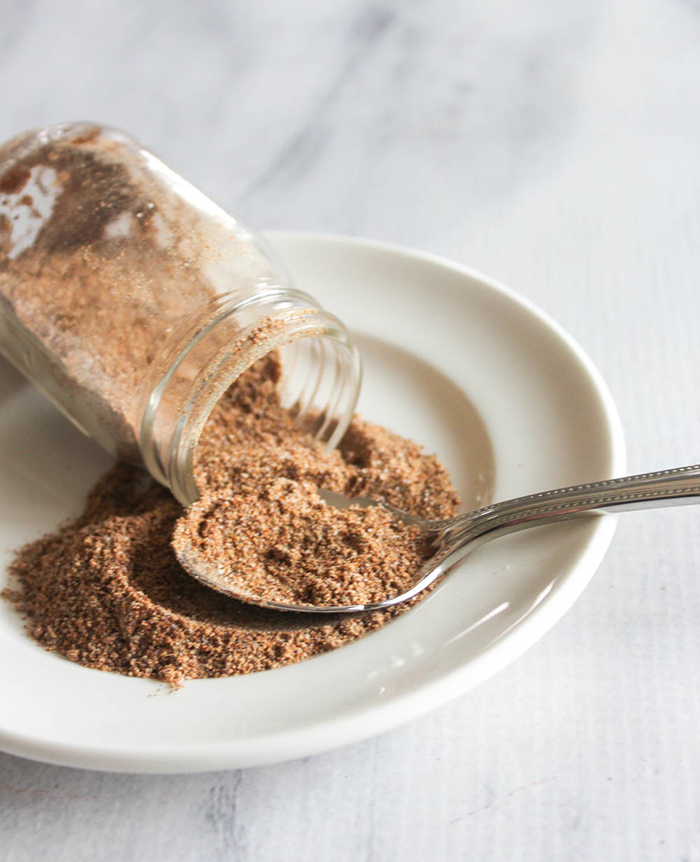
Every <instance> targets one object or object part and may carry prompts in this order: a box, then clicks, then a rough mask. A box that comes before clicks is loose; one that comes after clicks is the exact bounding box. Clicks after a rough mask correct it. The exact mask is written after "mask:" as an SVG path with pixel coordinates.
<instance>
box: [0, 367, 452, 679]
mask: <svg viewBox="0 0 700 862" xmlns="http://www.w3.org/2000/svg"><path fill="white" fill-rule="evenodd" d="M278 378H279V363H278V361H277V359H276V357H274V356H268V357H265V358H264V359H262V360H260V361H259V362H258V363H256V365H255V366H253V368H251V369H249V370H248V371H247V372H245V373H244V374H243V375H242V376H241V377H240V378H239V379H238V380H237V381H236V383H235V384H234V385H233V386H232V387H231V388H230V390H229V391H228V393H227V394H226V396H225V397H224V398H223V399H222V401H221V402H220V404H219V405H218V407H217V409H216V410H215V411H214V413H213V414H212V416H211V418H210V420H209V422H208V423H207V425H206V427H205V429H204V432H203V434H202V439H201V443H200V446H199V447H198V458H197V465H196V466H197V478H198V481H199V483H200V485H201V487H203V488H206V489H207V495H208V496H207V497H205V498H203V499H202V502H201V503H198V504H197V507H198V508H197V507H195V510H196V511H197V512H200V511H201V512H202V513H204V510H205V509H206V505H207V504H206V503H205V502H204V500H205V499H210V500H213V499H214V498H215V497H216V498H217V499H219V500H222V501H223V502H222V506H223V509H222V517H221V518H218V517H214V518H206V517H204V518H201V521H202V523H203V524H205V525H206V529H210V530H212V531H214V532H216V531H217V530H218V531H220V532H221V534H222V535H227V536H230V531H229V530H228V527H227V525H229V516H231V517H235V518H240V519H241V520H243V521H245V519H254V520H256V521H257V524H258V526H257V529H258V530H259V529H260V527H261V525H262V524H264V525H266V526H267V529H269V530H270V531H271V535H272V536H274V541H273V542H272V543H270V544H269V546H267V545H266V548H268V547H269V551H270V553H268V560H267V562H268V565H269V567H270V569H269V570H270V572H271V573H272V574H273V575H274V579H275V583H276V584H277V585H279V583H281V582H282V581H283V580H285V579H287V582H288V584H289V589H290V591H293V592H294V591H298V590H299V589H300V588H301V587H300V584H299V582H298V581H297V582H294V581H292V579H290V578H289V572H290V571H292V570H294V568H295V566H297V564H298V562H299V560H301V561H302V568H304V567H306V568H308V569H309V572H307V575H306V576H304V578H302V581H304V586H303V588H302V589H303V590H305V591H308V593H304V594H305V595H307V594H308V595H310V596H313V597H314V598H316V597H319V598H320V600H322V601H325V600H327V596H328V595H332V596H335V595H336V594H341V593H342V594H343V595H346V594H348V591H349V593H353V592H354V593H355V594H357V595H362V596H365V595H367V594H368V593H369V594H371V593H372V591H373V590H376V589H382V590H386V588H387V585H390V584H391V581H392V579H394V580H395V581H396V585H397V586H398V585H399V584H400V583H401V580H400V579H401V577H402V574H405V572H404V571H403V570H402V568H401V566H397V560H396V554H397V552H398V551H399V549H403V551H404V552H406V551H407V552H408V557H409V558H410V560H411V562H410V566H412V565H413V563H416V564H418V562H419V560H420V548H419V547H418V545H417V544H416V542H415V538H414V537H412V536H411V535H410V534H409V535H404V534H402V531H401V530H400V529H399V530H398V532H397V530H396V525H395V523H394V522H393V520H392V519H390V518H387V516H386V514H385V513H384V512H382V511H381V510H373V511H372V513H371V514H370V516H365V515H358V514H357V513H354V514H343V513H335V510H330V521H331V522H332V524H331V526H330V527H329V520H328V516H329V512H328V511H325V510H320V511H319V508H318V506H319V504H318V502H317V501H316V500H315V499H314V494H315V490H314V489H315V488H316V486H317V483H322V484H323V486H324V487H329V488H331V489H333V488H335V489H336V490H341V489H348V488H362V490H363V492H364V493H367V494H371V495H374V496H382V497H384V498H385V499H386V500H388V501H389V502H392V503H394V504H396V505H400V506H404V507H405V508H407V509H408V510H409V511H412V512H414V513H416V514H420V515H425V516H429V517H433V516H445V517H447V516H450V515H452V514H453V513H454V510H455V507H456V504H457V495H456V493H455V491H454V489H453V488H452V485H451V483H450V481H449V478H448V476H447V474H446V472H445V471H444V469H443V468H442V467H441V466H440V465H439V463H438V461H437V460H436V459H435V457H434V456H428V455H425V454H424V453H423V452H422V451H421V450H420V448H419V447H418V446H417V445H416V444H414V443H412V442H410V441H407V440H404V439H403V438H401V437H399V436H397V435H395V434H391V433H390V432H387V431H385V429H382V428H378V427H377V426H373V425H369V424H367V423H365V422H363V421H362V420H360V419H358V418H356V419H355V420H354V422H353V424H352V427H351V429H350V431H349V432H348V434H346V436H345V438H344V440H343V443H342V445H341V447H340V448H339V450H338V451H335V452H330V453H327V452H323V451H321V450H320V449H319V448H318V446H317V445H316V444H315V443H314V441H313V439H312V438H311V437H310V436H308V435H305V434H304V433H302V432H299V431H297V430H295V428H294V424H293V422H292V419H291V417H290V416H289V415H288V414H287V412H286V411H285V410H284V409H283V408H282V407H281V406H280V403H279V400H278V398H277V390H276V383H277V381H278ZM263 453H264V457H263ZM263 488H264V489H265V490H264V491H263V490H261V489H263ZM224 489H225V493H224ZM217 495H218V496H217ZM290 498H293V499H294V500H295V501H296V502H295V504H294V506H293V511H292V514H291V517H289V518H288V517H287V514H288V513H289V510H288V509H287V506H288V505H289V499H290ZM227 507H229V509H227ZM326 509H327V507H326ZM351 511H352V510H347V512H351ZM334 513H335V514H334ZM336 514H339V515H341V516H342V518H341V520H342V521H343V524H344V526H343V529H342V530H339V529H338V524H337V522H336ZM182 515H183V509H182V507H181V506H180V505H179V504H178V503H177V501H176V500H175V499H174V498H173V497H172V495H171V494H170V493H169V492H168V491H167V490H166V489H165V488H163V487H161V486H160V485H158V484H157V483H155V482H154V481H153V480H151V479H150V477H149V476H148V475H147V474H145V473H144V472H143V471H142V470H140V469H139V468H136V467H132V466H129V465H126V464H117V465H116V466H115V467H114V468H113V469H112V470H110V471H109V472H108V473H107V474H106V475H105V476H104V477H103V478H102V479H101V480H100V482H98V484H97V485H96V486H95V488H94V489H93V490H92V492H91V493H90V495H89V497H88V500H87V503H86V507H85V511H84V512H83V514H82V515H81V516H80V517H79V518H78V519H77V520H75V521H74V522H73V523H71V524H68V525H67V526H65V527H63V528H62V529H60V530H58V531H57V532H55V533H53V534H50V535H48V536H44V537H43V538H41V539H39V540H37V541H35V542H33V543H31V544H29V545H27V546H25V547H24V548H22V549H21V550H20V551H19V552H18V554H17V557H16V559H15V561H14V563H13V565H12V566H11V572H12V574H13V575H14V576H15V578H16V582H17V586H16V587H14V588H13V589H9V590H6V591H5V593H4V594H5V596H6V597H7V598H9V599H10V600H11V601H13V602H14V604H15V605H16V606H17V607H18V608H19V609H20V610H21V611H22V612H23V613H24V614H25V616H26V619H27V629H28V631H29V633H30V634H31V636H32V637H33V638H35V639H36V640H37V641H38V642H39V643H40V644H41V645H42V646H44V647H45V648H46V649H48V650H52V651H56V652H58V653H60V654H61V655H63V656H65V657H66V658H68V659H70V660H72V661H76V662H79V663H80V664H83V665H85V666H87V667H92V668H98V669H101V670H110V671H116V672H118V673H123V674H127V675H130V676H139V677H150V678H153V679H158V680H163V681H165V682H168V683H170V684H171V685H179V684H181V683H182V682H183V681H184V680H186V679H192V678H202V677H221V676H229V675H233V674H240V673H252V672H255V671H260V670H266V669H268V668H273V667H279V666H281V665H285V664H290V663H292V662H296V661H300V660H302V659H305V658H308V657H310V656H313V655H317V654H320V653H324V652H327V651H328V650H331V649H335V648H336V647H339V646H342V645H343V644H346V643H349V642H351V641H353V640H356V639H357V638H359V637H362V636H363V635H365V634H367V633H368V632H371V631H372V630H374V629H376V628H378V627H379V626H381V625H383V624H384V623H386V622H387V621H389V620H390V619H392V618H393V617H394V616H396V615H397V614H400V613H401V612H402V611H403V610H405V609H406V606H402V607H400V608H394V609H391V610H389V611H384V612H375V613H366V614H363V615H358V616H353V617H341V618H333V619H332V620H328V619H327V618H323V619H319V617H317V616H313V615H311V614H294V613H288V614H283V613H280V612H275V611H265V610H262V609H260V608H256V607H254V606H252V605H248V604H244V603H242V602H238V601H236V600H234V599H231V598H228V597H226V596H223V595H221V594H219V593H216V592H214V591H213V590H210V589H208V588H207V587H204V586H202V585H201V584H200V583H198V582H197V581H196V580H194V579H193V578H192V577H190V576H189V575H187V574H186V573H185V572H184V571H183V569H182V568H181V566H180V565H179V564H178V562H177V560H176V558H175V554H174V552H173V549H172V547H171V540H172V536H173V529H174V526H175V524H176V522H177V521H178V519H179V518H181V517H182ZM279 516H281V523H280V521H278V520H277V518H278V517H279ZM297 521H298V522H300V523H301V524H302V525H303V529H304V530H305V531H308V532H309V535H310V536H311V537H312V546H310V548H303V547H299V543H298V542H295V541H292V540H291V537H290V531H291V530H293V529H294V525H295V524H296V522H297ZM229 526H230V525H229ZM375 528H376V529H377V530H378V533H377V537H376V541H375V539H374V538H373V537H372V532H371V531H372V530H373V529H375ZM329 531H330V532H331V533H332V534H333V537H332V542H333V544H334V546H335V547H337V548H338V549H339V551H340V559H339V560H338V561H337V562H336V563H334V567H335V570H336V571H339V570H340V571H343V572H345V575H344V578H345V579H344V580H343V579H342V578H341V579H338V580H337V582H336V581H335V580H334V579H330V578H324V575H323V566H325V564H326V561H324V562H323V565H321V566H319V565H316V566H315V567H314V565H313V560H314V559H318V558H315V557H314V550H313V543H314V542H315V543H319V542H321V541H322V540H323V537H324V536H325V535H326V534H327V532H329ZM253 534H254V531H252V532H251V535H253ZM317 546H318V545H317ZM243 552H245V549H243ZM259 552H260V549H259V548H258V547H256V549H255V551H254V554H256V555H258V556H259ZM286 554H288V555H289V559H287V557H286V556H285V555H286ZM295 554H299V555H300V556H299V559H298V560H297V559H293V557H294V555H295ZM358 557H359V558H362V559H363V560H365V561H366V563H367V566H366V567H365V568H361V567H359V566H358V565H356V561H357V558H358ZM321 559H324V560H325V557H322V558H321ZM309 561H311V563H309ZM314 571H315V574H313V575H312V574H310V572H314ZM390 588H393V587H391V586H390ZM328 591H330V593H328ZM339 591H341V592H339ZM342 591H345V592H342ZM294 595H295V596H296V595H297V592H294Z"/></svg>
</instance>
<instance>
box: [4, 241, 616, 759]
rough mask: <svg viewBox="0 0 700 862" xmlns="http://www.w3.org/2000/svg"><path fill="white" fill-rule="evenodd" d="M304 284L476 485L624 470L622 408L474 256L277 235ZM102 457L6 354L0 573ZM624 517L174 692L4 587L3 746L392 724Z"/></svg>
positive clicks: (413, 431) (28, 750) (260, 750)
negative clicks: (130, 672)
mask: <svg viewBox="0 0 700 862" xmlns="http://www.w3.org/2000/svg"><path fill="white" fill-rule="evenodd" d="M271 239H272V241H273V244H274V245H275V246H276V247H277V249H278V251H279V254H280V256H281V257H282V259H283V260H284V261H285V262H286V263H287V265H288V266H289V268H290V270H291V272H292V274H293V276H294V278H295V280H296V282H297V284H298V285H299V286H300V287H302V288H303V289H305V290H307V291H309V292H310V293H312V294H313V295H315V296H316V297H317V298H318V299H319V300H320V301H321V302H322V303H323V304H324V305H325V306H326V307H327V308H329V309H331V310H333V311H334V312H336V313H337V314H338V315H339V316H340V317H342V318H343V320H345V322H346V323H347V324H348V326H349V327H350V328H351V329H353V330H354V331H355V332H356V333H357V334H358V341H359V343H360V346H361V348H362V350H363V354H364V360H365V372H366V373H365V384H364V390H363V394H362V398H361V403H360V410H361V412H362V413H363V415H365V416H366V417H367V418H370V419H372V420H375V421H378V422H381V423H385V424H387V425H389V426H390V427H391V428H394V429H396V430H398V431H401V432H402V433H404V434H406V435H408V436H411V437H414V438H415V439H416V440H418V441H420V442H421V443H424V444H425V445H426V446H427V447H428V448H429V449H431V450H433V451H436V452H437V453H438V454H439V456H440V457H441V458H442V459H443V461H444V462H445V463H446V465H447V466H448V467H449V469H450V470H451V471H452V473H453V476H454V478H455V481H456V484H457V486H458V487H459V488H460V490H461V491H462V492H463V495H464V497H465V504H466V505H467V506H468V507H473V506H476V505H477V504H478V502H479V501H480V499H481V498H483V496H484V494H487V493H490V491H492V492H493V496H494V498H495V499H504V498H507V497H515V496H518V495H520V494H525V493H530V492H534V491H539V490H544V489H546V488H552V487H557V486H561V485H567V484H573V483H578V482H586V481H590V480H594V479H602V478H606V477H608V476H611V475H614V474H620V473H621V472H623V467H624V463H623V462H624V456H623V441H622V434H621V430H620V425H619V420H618V418H617V414H616V411H615V407H614V405H613V402H612V400H611V397H610V395H609V394H608V391H607V389H606V387H605V385H604V384H603V382H602V380H601V378H600V376H599V375H598V373H597V372H596V370H595V368H594V367H593V366H592V364H591V362H590V361H589V360H588V359H587V358H586V356H585V355H584V354H583V353H582V352H581V350H580V348H578V347H577V346H576V344H574V343H573V342H572V340H571V339H570V338H569V337H568V336H567V335H566V333H564V332H563V331H562V330H561V329H560V328H559V327H558V326H557V325H556V324H554V323H553V322H552V321H551V320H549V319H548V318H546V317H545V316H544V315H543V314H542V313H541V312H540V311H538V310H537V309H536V308H534V307H533V306H532V305H530V304H529V303H527V302H525V301H523V300H522V299H521V298H519V297H518V296H516V295H515V294H513V293H512V292H510V291H509V290H507V289H505V288H503V287H501V286H500V285H497V284H495V283H494V282H493V281H491V280H490V279H487V278H484V277H483V276H481V275H478V274H477V273H475V272H472V271H471V270H468V269H465V268H464V267H460V266H457V265H455V264H452V263H449V262H447V261H444V260H439V259H437V258H435V257H432V256H430V255H425V254H420V253H418V252H413V251H408V250H405V249H401V248H396V247H393V246H388V245H384V244H380V243H375V242H367V241H363V240H354V239H345V238H339V237H329V236H318V235H311V234H287V233H285V234H273V235H272V237H271ZM107 463H108V460H107V458H106V456H104V455H103V454H102V453H101V452H100V451H99V450H98V449H97V447H96V446H95V445H94V444H92V443H91V442H90V441H87V440H86V439H85V438H83V437H81V436H80V434H79V433H78V432H77V431H75V430H74V429H73V428H72V427H71V426H70V424H69V423H68V422H67V421H66V420H65V419H63V417H62V416H60V415H59V414H58V413H57V411H55V410H54V409H53V408H52V407H51V406H50V405H49V404H48V403H47V402H46V401H45V400H44V399H43V398H42V396H40V395H39V393H38V392H37V391H36V390H35V389H34V388H33V387H31V386H30V385H28V384H26V383H25V382H24V380H23V379H22V378H21V377H20V376H19V374H17V373H16V372H15V371H14V370H13V369H12V368H11V367H10V366H9V365H7V364H6V363H5V362H4V361H2V360H0V489H1V493H0V571H4V570H5V564H6V562H7V560H8V559H9V558H10V554H11V551H12V549H13V548H16V547H17V546H19V545H20V544H21V543H22V542H24V541H26V540H28V539H31V538H33V537H35V536H37V535H39V534H41V533H42V532H44V531H46V530H48V529H51V528H53V527H55V526H56V524H58V523H59V522H60V521H62V520H63V519H65V518H66V517H67V516H68V515H72V514H74V513H76V512H78V511H79V510H80V508H81V505H82V499H83V495H84V493H85V491H86V490H87V488H88V487H89V486H90V484H91V483H92V481H93V480H94V479H95V478H96V476H97V475H98V473H99V472H100V471H101V470H102V469H103V468H105V467H106V466H107ZM614 528H615V519H614V518H601V519H591V520H590V521H581V522H577V523H575V524H560V525H556V526H550V527H543V528H540V529H539V530H534V531H529V532H526V533H521V534H518V535H515V536H510V537H508V538H506V539H502V540H500V541H498V542H494V543H491V544H489V545H487V546H484V547H483V548H480V549H479V550H478V551H476V552H474V554H473V555H472V556H471V557H470V558H468V559H467V560H466V561H465V562H464V563H463V564H461V565H460V566H459V567H458V568H457V569H455V570H454V571H453V573H452V574H451V575H450V576H449V578H447V580H446V581H445V582H444V583H443V584H442V586H441V587H440V588H438V589H437V590H436V591H435V592H434V593H433V595H431V596H430V597H429V598H428V599H427V600H426V601H425V602H423V603H422V604H420V605H419V606H418V607H416V608H415V609H414V610H412V611H410V612H409V613H407V614H406V615H405V616H403V617H401V618H400V619H398V620H397V621H395V622H394V623H392V624H391V625H389V626H387V627H386V628H384V629H382V630H380V631H378V632H376V633H374V634H372V635H370V636H369V637H367V638H365V639H364V640H362V641H359V642H357V643H354V644H351V645H350V646H347V647H344V648H342V649H340V650H337V651H335V652H333V653H329V654H327V655H324V656H320V657H317V658H313V659H311V660H310V661H307V662H304V663H301V664H298V665H295V666H292V667H287V668H282V669H279V670H274V671H268V672H266V673H260V674H254V675H251V676H249V677H239V678H231V679H220V680H200V681H195V682H190V683H188V684H186V685H185V687H184V689H183V690H181V691H178V692H175V693H170V692H167V691H166V690H164V688H163V687H162V686H159V685H158V684H156V683H154V682H151V681H149V680H139V679H130V678H127V677H122V676H118V675H114V674H108V673H102V672H100V671H95V670H87V669H85V668H83V667H80V666H79V665H76V664H72V663H71V662H68V661H66V660H64V659H62V658H60V657H58V656H55V655H51V654H49V653H47V652H45V651H44V650H43V649H42V648H41V647H39V646H37V645H36V644H35V643H33V642H32V641H31V640H30V639H29V638H28V637H27V636H26V635H25V634H24V632H23V630H22V625H21V622H20V620H19V619H18V618H17V615H16V614H15V613H14V612H13V611H12V610H11V609H10V608H9V607H8V606H7V604H6V603H2V607H0V692H2V697H1V698H0V748H3V749H5V750H7V751H10V752H14V753H16V754H22V755H24V756H26V757H31V758H36V759H39V760H46V761H51V762H55V763H63V764H70V765H72V766H82V767H91V768H96V769H110V770H122V771H134V772H136V771H142V772H184V771H198V770H211V769H223V768H228V767H236V766H249V765H254V764H262V763H271V762H274V761H279V760H285V759H291V758H296V757H301V756H304V755H308V754H313V753H316V752H320V751H325V750H327V749H330V748H334V747H336V746H340V745H345V744H347V743H350V742H354V741H356V740H359V739H362V738H364V737H368V736H371V735H373V734H377V733H380V732H382V731H385V730H387V729H389V728H391V727H394V726H396V725H398V724H401V723H402V722H406V721H409V720H410V719H412V718H415V717H416V716H419V715H421V714H423V713H425V712H428V711H429V710H431V709H434V708H435V707H437V706H440V705H441V704H444V703H445V702H446V701H448V700H450V699H451V698H454V697H457V696H459V695H461V694H463V693H464V692H466V691H467V690H468V689H470V688H471V687H472V686H475V685H477V684H478V683H480V682H482V681H483V680H484V679H486V678H487V677H489V676H491V675H492V674H493V673H495V672H496V671H497V670H499V669H500V668H502V667H503V666H504V665H506V664H508V662H510V661H512V660H513V659H514V658H516V657H517V656H519V655H520V654H521V653H522V652H524V651H525V650H526V649H527V648H528V647H529V646H531V645H532V644H533V643H534V642H535V641H536V640H537V639H538V638H539V637H541V636H542V635H543V634H544V633H545V632H546V631H547V630H548V629H549V628H550V627H551V626H552V625H553V624H554V623H555V622H556V621H557V620H558V619H559V618H560V617H561V615H562V614H563V613H564V611H565V610H566V609H567V608H568V607H570V605H571V604H572V603H573V602H574V601H575V599H576V598H577V597H578V595H579V594H580V592H581V591H582V589H583V588H584V586H585V585H586V583H587V582H588V581H589V579H590V578H591V577H592V575H593V573H594V571H595V569H596V567H597V566H598V564H599V563H600V560H601V559H602V557H603V554H604V553H605V550H606V548H607V546H608V544H609V542H610V539H611V537H612V534H613V531H614Z"/></svg>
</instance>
